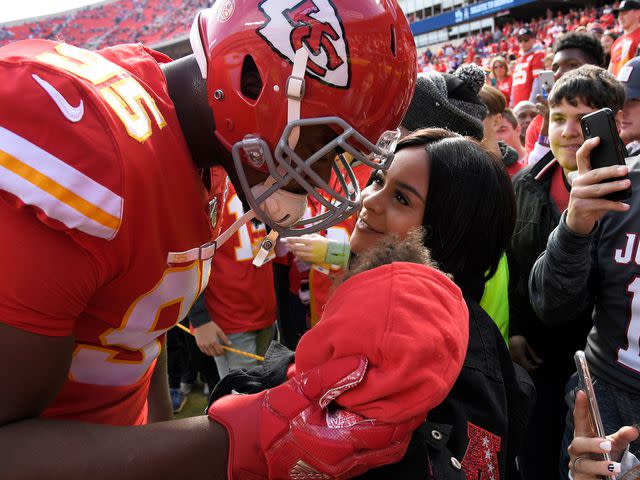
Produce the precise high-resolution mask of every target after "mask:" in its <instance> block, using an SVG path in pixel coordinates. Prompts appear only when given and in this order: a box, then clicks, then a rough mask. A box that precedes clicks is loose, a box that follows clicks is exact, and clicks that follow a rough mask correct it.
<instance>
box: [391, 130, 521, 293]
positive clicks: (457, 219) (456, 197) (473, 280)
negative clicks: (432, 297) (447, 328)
mask: <svg viewBox="0 0 640 480" xmlns="http://www.w3.org/2000/svg"><path fill="white" fill-rule="evenodd" d="M412 147H421V148H424V149H425V151H426V152H427V158H428V161H429V189H428V193H427V199H426V207H425V212H424V217H423V220H422V225H423V228H424V245H425V247H427V248H428V249H429V250H430V251H431V258H432V259H433V260H434V261H435V262H437V263H438V265H440V268H441V270H442V271H443V272H447V273H450V274H452V275H453V277H454V280H455V282H456V283H457V285H458V286H459V287H460V288H461V290H462V292H463V293H464V294H465V295H467V296H470V297H471V298H473V299H474V300H476V301H479V300H480V298H481V297H482V294H483V292H484V284H485V281H486V280H487V279H489V278H490V277H492V276H493V274H494V273H495V272H496V270H497V268H498V263H499V261H500V257H501V256H502V254H503V252H504V251H505V249H506V248H507V244H508V243H509V241H510V239H511V235H512V233H513V229H514V226H515V219H516V206H515V196H514V192H513V186H512V185H511V180H510V179H509V175H508V174H507V172H506V171H505V170H504V168H503V166H502V164H501V162H500V161H499V159H498V158H497V157H496V156H494V155H493V154H491V153H490V152H489V151H488V150H486V149H485V148H484V147H483V146H482V145H481V144H480V143H479V142H477V141H476V140H473V139H471V138H468V137H462V136H460V135H458V134H455V133H452V132H449V131H447V130H442V129H436V128H427V129H423V130H418V131H416V132H413V133H412V134H411V135H409V136H407V137H405V138H404V139H402V140H401V141H400V142H399V143H398V146H397V148H396V152H398V151H400V150H403V149H405V148H412Z"/></svg>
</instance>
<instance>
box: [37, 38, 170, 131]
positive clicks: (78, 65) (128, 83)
mask: <svg viewBox="0 0 640 480" xmlns="http://www.w3.org/2000/svg"><path fill="white" fill-rule="evenodd" d="M55 48H56V51H57V53H53V52H44V53H42V54H40V55H38V56H37V58H38V60H40V61H41V62H42V63H46V64H48V65H53V66H54V67H57V68H60V69H62V70H65V71H67V72H69V73H71V74H73V75H76V76H77V77H80V78H84V79H85V80H88V81H89V82H91V83H92V84H93V85H95V86H96V87H97V89H98V91H99V92H100V95H102V98H104V100H105V101H106V102H107V104H108V105H109V107H111V110H113V112H114V113H115V114H116V115H117V116H118V117H119V118H120V120H121V121H122V124H123V125H124V127H125V129H126V130H127V133H129V135H130V136H131V137H133V138H135V139H136V140H138V141H139V142H144V141H145V140H146V139H147V138H149V136H150V135H151V133H152V130H151V119H150V118H149V115H148V114H147V110H148V111H149V112H151V115H152V116H153V120H154V122H155V123H156V125H158V127H159V128H163V127H164V126H165V125H166V124H167V122H166V121H165V119H164V117H163V116H162V114H161V113H160V110H158V106H157V105H156V102H155V101H154V100H153V98H151V95H149V94H148V93H147V91H146V90H145V89H144V88H142V85H140V84H139V83H138V82H137V80H136V79H135V78H133V77H132V76H131V75H129V73H128V72H127V71H126V70H124V69H123V68H121V67H119V66H118V65H116V64H115V63H111V62H110V61H108V60H107V59H106V58H104V57H102V56H100V55H98V54H97V53H95V52H90V51H88V50H82V49H80V48H77V47H74V46H71V45H67V44H66V43H60V44H58V45H56V47H55ZM145 107H146V109H145Z"/></svg>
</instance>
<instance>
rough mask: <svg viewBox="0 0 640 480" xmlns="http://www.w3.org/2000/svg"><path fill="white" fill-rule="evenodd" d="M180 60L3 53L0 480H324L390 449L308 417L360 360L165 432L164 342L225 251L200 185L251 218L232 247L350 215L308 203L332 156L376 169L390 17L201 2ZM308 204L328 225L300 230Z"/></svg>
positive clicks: (393, 432)
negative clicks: (219, 187) (247, 232)
mask: <svg viewBox="0 0 640 480" xmlns="http://www.w3.org/2000/svg"><path fill="white" fill-rule="evenodd" d="M191 43H192V47H193V51H194V54H193V55H190V56H188V57H186V58H183V59H180V60H176V61H170V59H168V58H167V57H165V56H163V55H161V54H159V53H157V52H154V51H151V50H149V49H148V48H146V47H144V46H142V45H139V44H137V45H121V46H116V47H112V48H106V49H104V50H101V51H96V52H94V51H87V50H83V49H79V48H76V47H73V46H71V45H68V44H64V43H59V42H52V41H45V40H27V41H24V42H17V43H14V44H10V45H7V46H5V47H3V48H1V49H0V69H1V72H2V74H1V75H2V78H3V81H2V82H1V83H0V202H1V203H2V206H1V208H0V224H1V225H2V228H1V231H0V252H1V253H0V271H2V272H3V274H2V278H0V365H1V367H0V368H1V369H2V375H1V376H0V378H2V385H3V391H4V392H5V393H4V394H3V395H2V396H1V398H0V451H1V452H2V458H3V460H2V467H1V473H2V475H0V476H2V477H3V478H11V479H19V478H65V479H67V480H70V479H73V478H82V479H86V478H91V479H93V480H95V479H99V478H114V477H118V478H120V479H125V478H137V479H139V478H151V477H155V478H164V477H179V478H191V477H193V476H195V475H199V476H202V475H207V476H208V477H210V478H224V477H225V475H228V476H229V477H230V478H248V477H250V478H266V477H267V476H268V475H271V473H273V472H276V473H274V475H275V476H276V477H278V478H282V475H284V474H281V473H277V472H291V471H293V469H294V467H295V468H297V469H303V470H304V471H306V472H316V473H315V474H317V475H322V474H323V473H326V474H327V475H330V476H331V478H334V477H335V478H338V477H345V476H348V475H352V474H353V472H354V471H355V470H354V468H355V469H359V471H362V470H363V469H366V468H369V467H370V466H372V465H376V464H379V463H387V462H391V461H394V460H395V459H397V458H400V456H399V455H401V454H402V448H401V447H402V446H403V445H405V446H406V443H404V442H406V441H408V435H409V433H408V429H406V428H405V429H404V430H403V428H402V426H398V425H380V424H378V423H377V422H376V421H371V422H367V423H365V424H359V425H353V422H344V423H343V424H340V425H334V427H335V428H332V429H329V430H328V429H327V428H326V426H324V427H323V426H322V422H323V421H324V420H322V419H323V418H324V415H323V414H322V413H323V411H324V408H326V403H327V402H326V399H332V398H335V397H336V396H337V395H339V394H340V393H341V392H343V391H344V390H346V389H348V388H351V387H353V386H355V385H357V381H360V380H362V378H363V375H364V369H365V368H366V361H363V359H362V358H359V357H351V358H346V359H339V360H337V361H332V362H328V363H327V364H325V365H320V366H318V367H316V368H314V369H313V370H312V371H310V372H306V373H305V374H304V375H302V374H300V375H293V376H292V378H291V379H290V380H289V381H288V382H287V383H285V384H283V385H281V386H279V387H276V388H275V389H272V390H268V391H266V392H263V393H261V394H258V395H251V396H238V397H240V398H233V399H231V400H227V401H226V402H225V404H224V408H218V409H217V413H216V414H215V420H214V419H209V418H208V417H206V416H202V417H195V418H191V419H185V420H176V421H162V420H167V419H168V418H169V417H170V404H169V397H168V394H167V385H166V369H165V365H164V362H165V359H164V353H163V354H161V353H160V352H163V351H164V350H163V348H162V344H163V339H164V333H165V332H166V331H167V330H168V329H169V328H171V327H172V326H173V325H174V324H175V323H176V322H177V321H179V320H180V319H181V318H183V317H184V315H185V314H186V313H187V311H188V310H189V308H190V306H191V305H192V303H193V302H194V300H195V299H196V298H197V296H198V295H199V294H200V292H201V291H202V290H203V288H204V286H205V285H206V284H207V280H208V277H209V272H210V264H211V257H212V256H213V255H214V253H215V248H216V246H217V245H219V244H221V243H223V242H224V240H225V239H226V238H229V237H230V236H231V235H232V234H233V229H231V230H230V231H227V232H225V233H223V234H222V235H221V236H220V237H218V238H217V239H215V240H212V238H211V233H210V231H211V223H212V221H211V220H212V219H214V218H215V215H214V212H213V208H211V205H209V202H208V201H207V198H208V197H207V191H206V190H207V188H206V187H207V185H208V183H209V182H208V178H207V175H206V172H207V171H208V167H210V166H211V165H214V164H219V165H221V166H223V167H224V168H225V169H226V171H227V173H228V174H229V176H230V178H231V180H232V181H233V183H234V184H235V186H236V190H237V191H238V193H239V195H240V196H241V198H242V200H243V202H244V203H245V204H246V205H247V207H248V208H246V210H247V214H246V215H245V216H243V217H242V219H241V220H239V222H237V223H236V225H235V227H234V228H239V227H240V225H241V224H242V222H246V221H247V220H249V219H250V218H251V216H253V215H256V216H257V217H258V218H259V219H260V220H261V221H263V222H264V223H266V224H267V225H269V226H270V227H271V228H272V229H273V230H274V231H276V232H278V233H279V234H280V235H282V236H286V235H288V234H290V233H291V231H292V229H295V231H296V233H308V232H313V231H318V230H320V229H323V228H327V227H328V226H330V225H332V224H334V223H336V222H338V221H340V220H342V219H343V218H346V216H348V215H349V214H351V213H352V212H353V211H354V210H355V209H356V208H357V207H358V203H359V195H358V192H357V191H353V190H351V191H349V190H348V189H347V188H343V189H342V191H336V190H335V189H331V188H329V186H328V185H327V181H328V179H329V173H330V172H331V171H332V170H333V171H336V170H337V169H338V168H337V166H335V165H334V163H333V162H334V158H335V155H336V153H338V152H340V151H346V152H349V153H351V154H352V155H353V156H354V157H355V158H358V159H359V160H360V161H361V162H363V163H365V164H369V165H371V166H375V167H376V168H380V167H382V168H384V167H385V166H386V165H388V164H389V162H390V160H391V158H392V153H391V152H393V143H394V140H395V139H396V132H395V131H393V129H395V128H396V127H397V124H398V123H399V121H400V119H401V118H402V116H403V114H404V111H405V110H406V107H407V105H408V103H409V101H410V99H411V96H412V91H413V86H414V82H415V76H416V71H415V69H416V53H415V46H414V43H413V39H412V36H411V32H410V29H409V26H408V23H407V21H406V19H405V17H404V15H403V13H402V11H401V9H400V8H399V6H398V5H397V2H396V1H395V0H385V1H379V0H361V1H358V2H354V1H351V0H304V1H299V0H262V1H260V2H248V1H244V0H219V1H217V2H216V3H215V5H214V6H213V7H212V8H211V9H208V10H204V11H202V12H200V13H199V14H198V16H197V18H196V20H195V22H194V25H193V28H192V31H191ZM387 130H391V132H389V133H385V132H386V131H387ZM343 167H344V168H343V170H344V171H345V172H346V175H347V176H352V175H353V173H349V172H350V169H349V168H348V166H347V165H343ZM338 183H339V185H340V186H341V187H344V186H345V185H346V180H345V179H344V178H343V179H342V180H341V181H339V182H338ZM318 189H322V190H324V191H326V192H327V194H328V195H329V198H330V200H328V199H327V198H326V197H322V196H320V194H319V192H318ZM308 196H311V197H314V198H317V199H318V201H320V202H321V203H323V204H324V205H325V207H326V208H327V212H326V213H325V214H323V215H321V216H319V217H316V218H314V219H310V220H308V221H306V223H305V224H303V225H300V224H298V219H299V218H300V217H301V215H302V212H303V211H304V208H305V207H306V205H307V197H308ZM267 249H268V248H267V247H266V246H265V250H267ZM319 399H323V401H322V402H320V401H319ZM311 419H313V422H314V424H313V425H311V424H310V423H309V422H311ZM154 422H156V423H154ZM398 432H400V433H398ZM298 435H303V436H304V438H305V441H304V442H302V444H301V445H298V446H294V443H295V442H294V440H293V438H294V437H295V436H298ZM382 439H386V440H382ZM389 439H393V440H394V441H392V442H390V441H389ZM274 445H277V446H278V449H276V450H275V453H274V448H273V446H274ZM327 445H331V446H332V447H334V448H327ZM283 447H284V448H283ZM399 447H400V449H399ZM227 452H228V455H227ZM283 452H285V453H287V454H286V455H284V454H283ZM227 467H228V469H227ZM329 470H330V471H329ZM318 471H320V473H317V472H318ZM325 471H326V472H325ZM269 472H271V473H269ZM323 478H326V477H323Z"/></svg>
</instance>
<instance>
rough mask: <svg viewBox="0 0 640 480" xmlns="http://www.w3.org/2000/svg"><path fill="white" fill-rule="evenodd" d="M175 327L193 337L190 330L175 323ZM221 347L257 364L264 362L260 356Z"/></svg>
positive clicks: (224, 346)
mask: <svg viewBox="0 0 640 480" xmlns="http://www.w3.org/2000/svg"><path fill="white" fill-rule="evenodd" d="M176 327H178V328H179V329H181V330H184V331H185V332H187V333H188V334H189V335H193V333H191V330H189V329H188V328H187V327H185V326H184V325H182V324H181V323H176ZM221 347H222V348H223V349H224V350H226V351H228V352H233V353H237V354H238V355H243V356H245V357H249V358H253V359H255V360H258V361H259V362H264V357H261V356H260V355H254V354H253V353H249V352H243V351H242V350H238V349H237V348H231V347H227V346H226V345H221Z"/></svg>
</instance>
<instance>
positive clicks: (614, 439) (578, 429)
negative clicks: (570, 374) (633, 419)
mask: <svg viewBox="0 0 640 480" xmlns="http://www.w3.org/2000/svg"><path fill="white" fill-rule="evenodd" d="M573 421H574V425H575V433H574V438H573V441H572V442H571V445H569V448H568V452H569V457H570V459H571V460H570V461H569V469H570V470H571V473H572V474H573V479H574V480H596V479H598V478H601V477H602V476H604V477H610V476H612V475H616V474H618V473H620V463H619V462H620V460H621V458H622V454H623V453H624V451H625V450H626V449H627V447H628V446H629V443H631V442H633V441H634V440H636V439H637V438H638V430H637V429H636V428H634V427H622V428H621V429H620V430H618V431H617V432H616V433H614V434H613V435H609V436H608V437H607V438H606V439H605V438H594V432H593V428H592V427H591V422H590V420H589V408H588V406H587V396H586V395H585V393H584V392H583V391H578V392H577V393H576V404H575V407H574V409H573ZM607 452H609V454H610V455H611V460H612V461H604V460H596V459H594V457H593V455H594V454H598V453H607Z"/></svg>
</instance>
